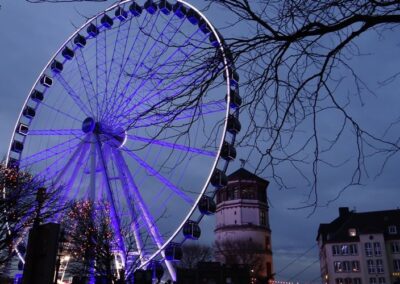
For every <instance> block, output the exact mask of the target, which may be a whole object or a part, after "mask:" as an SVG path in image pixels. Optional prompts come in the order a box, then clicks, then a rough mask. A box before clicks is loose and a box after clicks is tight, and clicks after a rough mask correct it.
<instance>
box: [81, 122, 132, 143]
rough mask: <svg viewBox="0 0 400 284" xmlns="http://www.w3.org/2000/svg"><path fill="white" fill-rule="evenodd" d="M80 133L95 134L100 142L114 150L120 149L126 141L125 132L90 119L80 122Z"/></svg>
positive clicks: (119, 128)
mask: <svg viewBox="0 0 400 284" xmlns="http://www.w3.org/2000/svg"><path fill="white" fill-rule="evenodd" d="M82 131H83V132H84V133H86V134H89V133H93V134H96V135H97V136H98V138H99V140H100V142H102V143H107V144H108V145H109V146H112V147H115V148H121V147H122V146H124V144H125V143H126V140H127V132H126V131H125V130H124V129H123V128H121V127H117V128H113V127H111V126H108V125H107V124H105V123H102V122H96V121H95V120H94V118H92V117H88V118H86V119H85V120H84V121H83V122H82Z"/></svg>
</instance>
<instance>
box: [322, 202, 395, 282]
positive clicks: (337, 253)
mask: <svg viewBox="0 0 400 284" xmlns="http://www.w3.org/2000/svg"><path fill="white" fill-rule="evenodd" d="M399 230H400V210H387V211H376V212H365V213H356V212H352V211H349V209H348V208H347V207H343V208H339V217H338V218H336V219H335V220H333V221H332V222H331V223H329V224H320V226H319V230H318V236H317V241H318V245H319V250H320V265H321V277H322V279H323V283H326V284H389V283H392V284H394V283H400V231H399Z"/></svg>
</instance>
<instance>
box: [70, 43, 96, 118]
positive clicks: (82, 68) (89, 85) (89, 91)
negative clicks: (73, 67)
mask: <svg viewBox="0 0 400 284" xmlns="http://www.w3.org/2000/svg"><path fill="white" fill-rule="evenodd" d="M75 58H76V63H77V65H78V69H79V73H80V75H81V81H82V84H83V86H84V89H85V94H86V98H87V102H88V104H89V108H90V110H91V114H92V115H95V114H96V113H95V112H94V110H93V106H92V100H93V99H95V97H96V93H95V90H94V86H93V81H92V79H91V78H90V73H89V69H88V66H87V64H86V60H85V57H84V55H83V51H82V48H78V49H76V55H75Z"/></svg>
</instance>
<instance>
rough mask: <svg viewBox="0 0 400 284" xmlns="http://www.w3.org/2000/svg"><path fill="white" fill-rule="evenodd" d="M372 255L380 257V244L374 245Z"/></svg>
mask: <svg viewBox="0 0 400 284" xmlns="http://www.w3.org/2000/svg"><path fill="white" fill-rule="evenodd" d="M374 254H375V256H381V255H382V251H381V243H378V242H375V243H374Z"/></svg>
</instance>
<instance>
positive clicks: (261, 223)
mask: <svg viewBox="0 0 400 284" xmlns="http://www.w3.org/2000/svg"><path fill="white" fill-rule="evenodd" d="M260 225H261V226H266V225H267V221H266V218H265V211H264V210H260Z"/></svg>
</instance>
